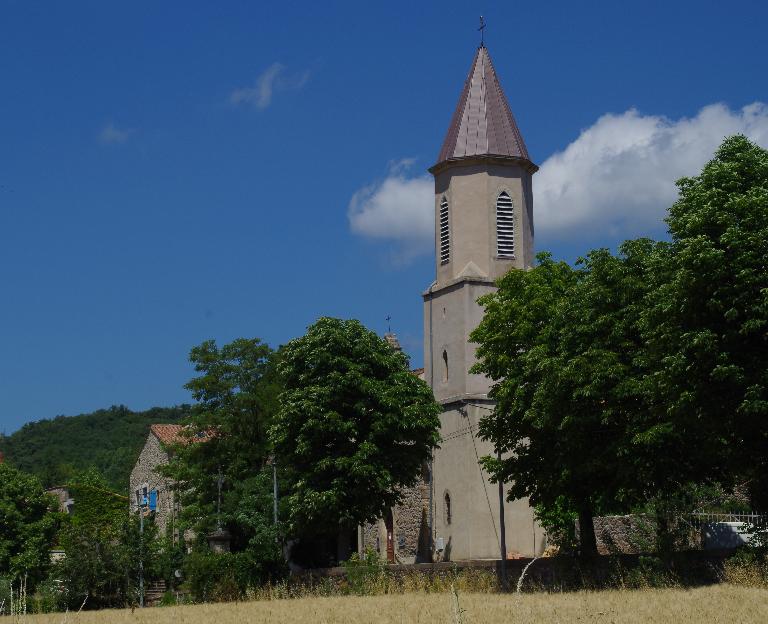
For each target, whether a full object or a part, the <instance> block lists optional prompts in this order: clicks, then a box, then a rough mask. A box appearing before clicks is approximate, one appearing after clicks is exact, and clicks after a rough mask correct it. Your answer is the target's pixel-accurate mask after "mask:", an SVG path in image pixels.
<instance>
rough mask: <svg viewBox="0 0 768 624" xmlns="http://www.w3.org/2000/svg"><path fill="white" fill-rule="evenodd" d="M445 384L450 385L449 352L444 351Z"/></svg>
mask: <svg viewBox="0 0 768 624" xmlns="http://www.w3.org/2000/svg"><path fill="white" fill-rule="evenodd" d="M443 383H448V351H446V350H445V349H443Z"/></svg>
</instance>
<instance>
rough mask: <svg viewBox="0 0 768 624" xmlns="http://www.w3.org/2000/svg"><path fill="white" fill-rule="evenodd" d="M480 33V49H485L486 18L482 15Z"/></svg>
mask: <svg viewBox="0 0 768 624" xmlns="http://www.w3.org/2000/svg"><path fill="white" fill-rule="evenodd" d="M478 30H479V31H480V47H481V48H484V47H485V18H484V17H483V16H482V15H481V16H480V28H478Z"/></svg>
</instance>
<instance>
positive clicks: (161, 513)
mask: <svg viewBox="0 0 768 624" xmlns="http://www.w3.org/2000/svg"><path fill="white" fill-rule="evenodd" d="M169 458H170V457H169V455H168V451H166V450H165V449H164V448H163V446H162V444H161V443H160V440H158V439H157V437H156V436H155V435H154V434H153V433H150V434H149V436H147V441H146V443H145V444H144V448H143V449H142V450H141V453H140V454H139V458H138V459H137V460H136V464H135V465H134V467H133V470H132V471H131V478H130V490H129V492H130V499H131V503H130V505H131V511H132V512H133V513H136V512H137V511H138V507H139V500H138V498H137V491H139V492H140V493H141V492H142V490H143V488H144V487H146V488H147V492H150V491H152V490H156V491H157V510H156V511H155V514H154V515H155V523H156V524H157V526H158V529H159V533H160V535H166V534H167V532H170V533H171V536H172V537H174V538H175V537H177V535H175V533H174V531H175V528H176V527H175V526H174V521H175V519H176V517H177V515H178V509H177V505H176V497H175V493H174V491H173V481H172V480H171V479H168V478H167V477H164V476H163V475H161V474H159V472H158V470H157V469H158V468H159V467H160V466H164V465H165V464H167V463H168V460H169Z"/></svg>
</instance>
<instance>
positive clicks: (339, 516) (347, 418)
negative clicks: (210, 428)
mask: <svg viewBox="0 0 768 624" xmlns="http://www.w3.org/2000/svg"><path fill="white" fill-rule="evenodd" d="M279 371H280V373H281V376H282V381H283V384H284V387H285V390H284V391H283V393H282V395H281V397H280V409H279V411H278V413H277V415H276V417H275V420H274V424H273V425H272V428H271V431H270V435H271V438H272V442H273V444H274V452H275V457H276V460H277V462H278V465H279V466H280V467H281V471H282V472H283V473H284V475H285V478H286V481H287V485H288V501H289V502H288V514H289V518H288V520H289V524H290V529H291V530H292V531H294V532H296V531H315V532H319V533H323V532H325V533H326V534H328V533H331V534H333V533H335V532H338V531H340V530H341V529H342V528H347V527H354V526H356V525H357V524H359V523H363V522H366V521H373V520H375V519H376V518H379V517H382V516H383V514H384V513H385V511H386V510H387V509H388V508H390V507H392V506H393V505H395V504H396V503H397V502H398V500H399V496H400V495H399V488H401V487H402V486H407V485H410V484H412V483H413V482H414V481H415V479H416V478H417V475H418V474H419V471H420V469H421V468H422V465H423V464H424V462H426V461H427V460H428V459H429V457H430V454H431V451H432V448H433V447H434V446H435V445H436V444H437V442H438V426H439V418H438V414H439V412H440V408H439V406H438V405H437V403H436V402H435V400H434V397H433V395H432V391H431V390H430V388H429V387H428V386H427V384H425V383H424V382H423V381H422V380H420V379H418V378H417V377H416V376H415V375H413V374H412V373H411V372H410V371H409V369H408V359H407V357H406V356H405V355H403V354H402V353H400V352H398V351H395V350H394V349H392V348H391V347H390V346H389V344H387V342H386V341H384V340H382V339H381V338H380V337H379V336H377V335H376V334H375V333H373V332H372V331H370V330H368V329H366V328H365V327H364V326H363V325H362V324H361V323H360V322H359V321H355V320H341V319H335V318H321V319H320V320H318V321H317V322H316V323H315V324H314V325H312V326H311V327H310V328H309V329H308V330H307V333H306V334H305V335H304V336H302V337H301V338H297V339H295V340H292V341H291V342H289V343H288V344H287V345H286V346H285V347H284V349H283V352H282V354H281V361H280V364H279Z"/></svg>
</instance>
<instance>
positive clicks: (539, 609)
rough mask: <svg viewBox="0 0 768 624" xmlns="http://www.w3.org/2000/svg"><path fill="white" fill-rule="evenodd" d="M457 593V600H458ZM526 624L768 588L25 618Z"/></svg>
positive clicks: (342, 600)
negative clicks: (458, 614)
mask: <svg viewBox="0 0 768 624" xmlns="http://www.w3.org/2000/svg"><path fill="white" fill-rule="evenodd" d="M457 600H458V604H457ZM457 609H458V611H457ZM457 612H458V613H460V616H459V618H460V621H461V622H462V623H463V624H474V623H479V622H482V623H488V624H494V623H497V622H498V623H499V624H502V623H503V624H518V623H520V624H524V623H531V624H533V623H536V624H540V623H541V624H543V623H555V622H568V623H570V622H600V623H603V622H605V623H609V622H622V623H628V624H631V623H634V622H637V623H640V622H642V623H644V624H645V623H654V622H664V623H667V622H675V623H677V624H688V623H691V624H693V623H694V622H695V623H696V624H698V623H701V622H739V623H740V624H744V623H748V622H765V621H768V590H766V589H763V588H758V587H742V586H736V585H731V584H727V583H726V584H722V585H712V586H708V587H699V588H696V589H689V590H683V589H644V590H610V591H601V592H572V593H552V594H547V593H532V594H521V595H516V594H506V595H501V594H477V593H465V594H462V593H461V592H457V593H456V594H454V593H451V592H445V593H435V594H424V593H411V594H401V595H384V596H336V597H309V598H297V599H295V600H259V601H251V602H238V603H226V604H224V603H220V604H199V605H187V606H177V607H164V608H159V607H158V608H153V609H143V610H141V609H136V610H135V611H132V610H131V609H119V610H118V609H113V610H104V611H91V612H82V613H70V614H68V616H67V615H65V614H62V613H58V614H50V615H28V616H25V617H23V618H18V619H19V621H20V622H23V624H207V623H209V622H210V623H212V624H241V623H242V622H247V623H248V624H257V623H262V622H263V623H267V622H269V623H274V624H352V623H354V624H359V623H363V624H365V623H370V624H410V623H417V622H418V623H424V624H426V623H433V622H445V623H447V624H455V623H456V622H457V621H459V620H457V619H456V618H457Z"/></svg>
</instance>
